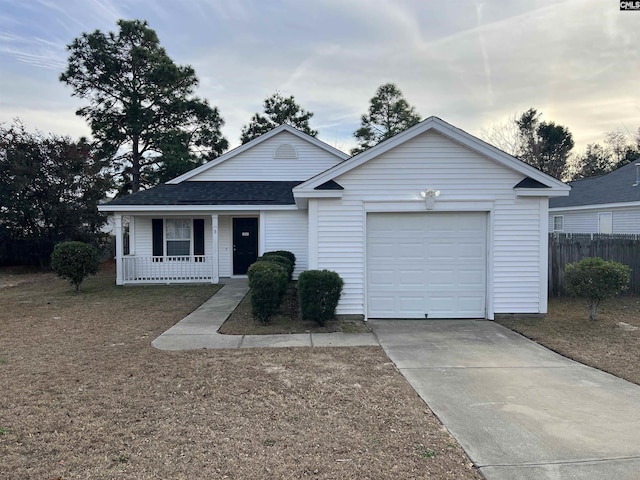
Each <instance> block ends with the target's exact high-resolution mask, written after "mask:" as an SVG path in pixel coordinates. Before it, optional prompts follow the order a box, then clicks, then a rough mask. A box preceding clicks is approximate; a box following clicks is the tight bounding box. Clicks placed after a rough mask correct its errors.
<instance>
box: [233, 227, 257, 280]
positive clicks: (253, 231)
mask: <svg viewBox="0 0 640 480" xmlns="http://www.w3.org/2000/svg"><path fill="white" fill-rule="evenodd" d="M256 258H258V219H257V218H234V219H233V274H234V275H246V273H247V270H248V269H249V266H250V265H251V264H252V263H253V262H255V261H256Z"/></svg>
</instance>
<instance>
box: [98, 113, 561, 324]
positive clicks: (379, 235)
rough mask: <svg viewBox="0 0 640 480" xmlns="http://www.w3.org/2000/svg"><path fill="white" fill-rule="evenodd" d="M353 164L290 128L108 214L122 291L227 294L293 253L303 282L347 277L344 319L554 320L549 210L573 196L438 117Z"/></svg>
mask: <svg viewBox="0 0 640 480" xmlns="http://www.w3.org/2000/svg"><path fill="white" fill-rule="evenodd" d="M347 158H348V156H347V155H346V154H344V153H342V152H340V151H338V150H336V149H334V148H332V147H330V146H328V145H326V144H325V143H323V142H321V141H319V140H317V139H315V138H313V137H310V136H307V135H305V134H304V133H302V132H299V131H297V130H295V129H293V128H292V127H290V126H287V125H281V126H280V127H277V128H275V129H274V130H272V131H271V132H269V133H267V134H265V135H262V136H261V137H259V138H257V139H255V140H253V141H251V142H249V143H247V144H245V145H243V146H241V147H238V148H236V149H235V150H232V151H230V152H229V153H227V154H225V155H223V156H221V157H220V158H218V159H216V160H214V161H211V162H209V163H207V164H205V165H202V166H200V167H198V168H196V169H194V170H192V171H190V172H188V173H186V174H184V175H182V176H180V177H178V178H176V179H174V180H171V181H170V182H167V183H166V184H163V185H158V186H156V187H154V188H152V189H150V190H146V191H141V192H138V193H135V194H133V195H129V196H127V197H124V198H120V199H116V200H114V201H112V202H109V203H107V204H105V205H101V206H100V210H101V211H109V212H113V213H114V215H115V219H116V233H117V239H118V242H117V251H118V254H117V258H116V262H117V278H116V282H117V283H118V284H129V283H152V282H161V283H172V282H202V281H210V282H218V280H219V278H220V277H229V276H236V275H244V274H246V271H247V268H248V266H249V265H250V264H251V263H252V262H253V261H254V260H255V259H256V257H257V256H258V255H261V254H262V253H263V252H265V251H269V250H280V249H284V250H290V251H292V252H293V253H295V255H296V257H297V259H298V260H297V267H296V272H295V274H296V275H298V274H299V272H301V271H303V270H307V269H329V270H333V271H336V272H338V273H339V274H340V276H341V277H342V278H343V279H344V282H345V284H344V290H343V294H342V297H341V299H340V303H339V305H338V311H337V313H338V314H340V315H353V316H358V317H365V318H425V317H429V318H488V319H493V318H494V315H495V314H509V313H545V312H546V310H547V251H548V248H547V233H548V230H547V217H548V200H549V197H553V196H558V195H567V194H568V192H569V187H568V186H566V185H565V184H563V183H562V182H560V181H558V180H555V179H553V178H551V177H549V176H547V175H545V174H543V173H541V172H540V171H538V170H536V169H534V168H532V167H531V166H529V165H526V164H525V163H523V162H521V161H519V160H517V159H515V158H513V157H511V156H509V155H507V154H506V153H504V152H502V151H500V150H498V149H496V148H494V147H492V146H490V145H488V144H486V143H485V142H483V141H481V140H479V139H477V138H475V137H473V136H471V135H469V134H468V133H466V132H464V131H462V130H459V129H457V128H455V127H453V126H452V125H450V124H448V123H446V122H444V121H442V120H440V119H439V118H435V117H430V118H428V119H426V120H424V121H423V122H421V123H419V124H418V125H416V126H414V127H412V128H410V129H408V130H406V131H404V132H403V133H400V134H398V135H396V136H394V137H393V138H391V139H389V140H387V141H385V142H383V143H380V144H379V145H377V146H375V147H373V148H371V149H369V150H367V151H366V152H363V153H361V154H359V155H356V156H354V157H352V158H349V159H347ZM123 216H126V217H127V219H128V228H129V240H130V252H129V255H123V254H122V226H121V225H122V217H123Z"/></svg>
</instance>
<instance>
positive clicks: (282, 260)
mask: <svg viewBox="0 0 640 480" xmlns="http://www.w3.org/2000/svg"><path fill="white" fill-rule="evenodd" d="M256 262H273V263H277V264H278V265H281V266H283V267H284V268H285V270H286V271H287V278H288V281H289V282H290V281H291V279H292V278H293V270H294V268H295V267H294V265H293V263H291V260H289V258H287V257H284V256H282V255H276V254H273V253H265V254H264V255H262V256H261V257H258V259H257V260H256Z"/></svg>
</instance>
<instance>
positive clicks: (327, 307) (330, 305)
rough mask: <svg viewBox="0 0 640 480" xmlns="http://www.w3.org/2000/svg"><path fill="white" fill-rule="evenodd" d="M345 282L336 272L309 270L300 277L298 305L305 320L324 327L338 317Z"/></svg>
mask: <svg viewBox="0 0 640 480" xmlns="http://www.w3.org/2000/svg"><path fill="white" fill-rule="evenodd" d="M343 285H344V282H343V281H342V279H341V278H340V275H338V274H337V273H336V272H331V271H329V270H307V271H306V272H302V273H301V274H300V277H298V303H299V304H300V315H301V317H302V319H303V320H314V321H316V322H318V323H319V324H320V325H322V326H324V324H325V323H326V321H327V320H331V319H333V318H334V317H335V316H336V308H337V306H338V301H339V300H340V295H341V294H342V286H343Z"/></svg>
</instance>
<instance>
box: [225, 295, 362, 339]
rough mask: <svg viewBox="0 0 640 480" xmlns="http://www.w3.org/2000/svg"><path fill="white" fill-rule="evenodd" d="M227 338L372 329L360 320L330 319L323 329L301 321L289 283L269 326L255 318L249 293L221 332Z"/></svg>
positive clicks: (350, 331)
mask: <svg viewBox="0 0 640 480" xmlns="http://www.w3.org/2000/svg"><path fill="white" fill-rule="evenodd" d="M218 331H219V332H220V333H224V334H227V335H271V334H274V333H277V334H280V333H307V332H314V333H331V332H343V333H363V332H368V331H369V328H368V327H367V326H366V324H365V323H364V322H363V321H360V320H337V319H334V320H330V321H328V322H326V323H325V325H324V326H320V325H319V324H318V323H317V322H314V321H309V320H303V319H302V318H300V309H299V306H298V297H297V290H296V288H295V285H294V284H290V285H289V288H288V289H287V293H286V294H285V296H284V299H283V300H282V304H281V305H280V308H279V310H278V312H277V313H276V314H275V315H274V316H273V317H272V318H271V321H270V322H269V324H268V325H263V324H262V323H260V322H259V321H257V320H254V319H253V314H252V313H251V292H249V293H248V294H247V295H246V296H245V297H244V299H243V300H242V301H241V302H240V304H239V305H238V307H237V308H236V309H235V310H234V311H233V313H232V314H231V315H230V316H229V318H228V319H227V320H226V321H225V322H224V323H223V324H222V326H221V327H220V329H219V330H218Z"/></svg>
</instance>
